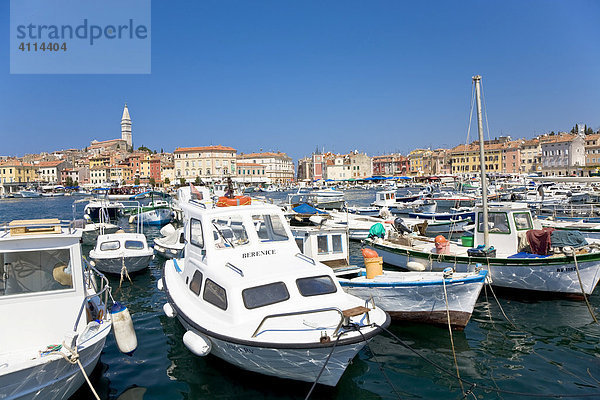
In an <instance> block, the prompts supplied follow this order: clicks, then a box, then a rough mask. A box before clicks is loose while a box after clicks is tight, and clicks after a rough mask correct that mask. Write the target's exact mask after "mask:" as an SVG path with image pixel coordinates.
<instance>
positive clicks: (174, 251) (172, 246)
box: [154, 224, 185, 258]
mask: <svg viewBox="0 0 600 400" xmlns="http://www.w3.org/2000/svg"><path fill="white" fill-rule="evenodd" d="M160 234H161V235H162V237H159V238H155V239H154V251H156V253H157V254H159V255H161V256H162V257H164V258H180V257H182V256H183V249H184V247H185V236H184V234H183V227H180V228H175V227H174V226H173V225H171V224H167V225H165V226H163V227H162V228H161V229H160Z"/></svg>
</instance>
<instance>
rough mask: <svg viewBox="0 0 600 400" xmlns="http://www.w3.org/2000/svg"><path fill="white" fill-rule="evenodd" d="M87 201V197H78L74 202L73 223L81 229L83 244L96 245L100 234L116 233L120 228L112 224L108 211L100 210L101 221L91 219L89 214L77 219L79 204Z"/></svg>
mask: <svg viewBox="0 0 600 400" xmlns="http://www.w3.org/2000/svg"><path fill="white" fill-rule="evenodd" d="M84 202H87V200H86V199H78V200H75V201H74V202H73V205H72V208H73V224H74V226H75V227H76V228H78V229H81V244H84V245H86V246H94V245H95V244H96V240H97V239H98V235H104V234H109V233H115V232H117V231H118V230H119V229H121V228H119V226H118V225H115V224H112V223H110V222H108V221H109V218H108V213H107V212H106V211H104V212H100V213H99V217H100V221H99V222H94V221H92V220H91V218H90V217H89V215H88V214H84V215H83V219H76V216H77V205H78V204H81V203H84Z"/></svg>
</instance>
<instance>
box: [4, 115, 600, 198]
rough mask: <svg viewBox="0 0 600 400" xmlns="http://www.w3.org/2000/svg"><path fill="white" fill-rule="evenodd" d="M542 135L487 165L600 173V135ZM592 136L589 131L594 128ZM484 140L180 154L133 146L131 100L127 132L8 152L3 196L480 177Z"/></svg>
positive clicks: (496, 146) (218, 148)
mask: <svg viewBox="0 0 600 400" xmlns="http://www.w3.org/2000/svg"><path fill="white" fill-rule="evenodd" d="M579 128H580V129H579V131H578V132H576V133H564V132H563V133H558V134H554V133H551V134H545V135H540V136H538V137H536V138H533V139H528V140H526V139H517V140H513V139H511V138H510V137H508V136H506V137H500V138H495V139H493V140H488V141H485V142H484V149H485V152H484V162H485V165H486V170H487V171H488V172H490V173H497V174H530V173H537V174H540V175H557V176H567V175H578V176H589V175H592V174H594V175H595V174H597V173H598V172H599V170H600V132H599V133H591V134H587V135H586V132H585V129H583V126H581V127H579ZM587 133H589V132H587ZM479 155H480V149H479V143H478V142H477V141H474V142H472V143H467V144H461V145H458V146H455V147H454V148H451V149H434V150H432V149H415V150H413V151H411V152H410V153H409V154H407V155H402V154H386V155H379V156H373V157H370V156H368V155H367V154H365V153H362V152H359V151H358V150H355V151H352V152H350V153H348V154H334V153H331V152H325V151H322V152H321V151H318V149H317V150H316V151H315V152H314V153H313V154H312V155H310V156H308V157H304V158H302V159H300V160H299V161H298V165H297V174H296V172H295V171H296V169H295V164H294V162H293V160H292V159H291V157H289V156H288V155H287V154H285V153H282V152H263V151H262V150H261V151H260V152H256V153H250V154H244V153H238V152H237V150H236V149H235V148H233V147H228V146H222V145H211V146H202V147H178V148H177V149H175V151H174V152H173V153H165V152H163V151H162V150H161V152H160V153H157V152H156V151H150V150H149V149H147V148H144V147H140V148H139V149H138V150H134V148H133V138H132V123H131V117H130V115H129V110H128V108H127V105H125V107H124V109H123V115H122V118H121V137H120V138H117V139H111V140H105V141H97V140H93V141H92V142H91V143H90V145H89V146H88V147H86V148H85V149H81V150H79V149H68V150H62V151H56V152H53V153H42V154H35V155H26V156H24V157H20V158H8V157H0V194H1V192H2V191H6V186H7V185H8V186H11V185H12V186H17V185H23V184H25V185H30V184H34V183H35V184H42V185H43V184H48V185H57V184H62V185H73V186H75V185H90V186H105V185H128V184H144V183H148V184H151V185H153V186H163V185H169V184H174V183H185V182H194V181H198V180H202V181H204V182H214V181H221V180H223V178H225V177H231V178H232V179H233V180H234V181H237V182H240V183H245V184H252V185H259V184H262V185H268V184H275V185H287V184H290V183H292V182H294V181H296V180H298V181H318V180H332V181H354V180H362V179H365V178H369V177H373V176H411V177H427V176H436V175H471V176H472V175H475V174H477V173H478V172H479V167H480V161H479Z"/></svg>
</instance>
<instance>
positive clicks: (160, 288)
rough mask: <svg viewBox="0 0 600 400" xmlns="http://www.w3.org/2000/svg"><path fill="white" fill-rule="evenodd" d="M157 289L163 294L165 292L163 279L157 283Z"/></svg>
mask: <svg viewBox="0 0 600 400" xmlns="http://www.w3.org/2000/svg"><path fill="white" fill-rule="evenodd" d="M156 287H157V288H158V290H160V291H161V292H162V291H163V290H164V286H163V280H162V279H159V280H158V281H157V282H156Z"/></svg>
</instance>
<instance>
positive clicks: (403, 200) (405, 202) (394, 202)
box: [371, 190, 436, 214]
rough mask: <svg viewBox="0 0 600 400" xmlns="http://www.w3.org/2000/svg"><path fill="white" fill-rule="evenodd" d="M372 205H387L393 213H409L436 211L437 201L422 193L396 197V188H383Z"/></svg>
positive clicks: (376, 194)
mask: <svg viewBox="0 0 600 400" xmlns="http://www.w3.org/2000/svg"><path fill="white" fill-rule="evenodd" d="M371 205H372V206H374V207H378V208H380V209H381V208H384V207H386V208H387V209H388V210H389V211H390V212H391V213H392V214H408V213H410V212H424V213H430V212H435V211H436V203H435V202H433V201H431V200H430V199H423V198H421V195H412V194H411V195H409V196H405V197H396V191H395V190H382V191H379V192H377V193H375V201H374V202H373V203H371Z"/></svg>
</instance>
